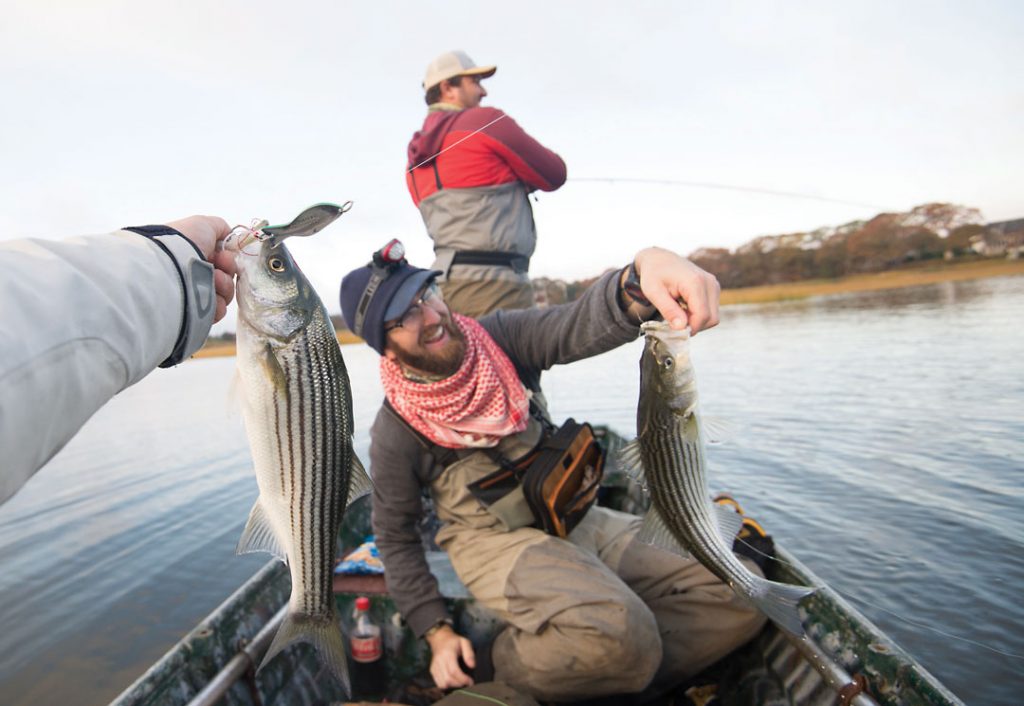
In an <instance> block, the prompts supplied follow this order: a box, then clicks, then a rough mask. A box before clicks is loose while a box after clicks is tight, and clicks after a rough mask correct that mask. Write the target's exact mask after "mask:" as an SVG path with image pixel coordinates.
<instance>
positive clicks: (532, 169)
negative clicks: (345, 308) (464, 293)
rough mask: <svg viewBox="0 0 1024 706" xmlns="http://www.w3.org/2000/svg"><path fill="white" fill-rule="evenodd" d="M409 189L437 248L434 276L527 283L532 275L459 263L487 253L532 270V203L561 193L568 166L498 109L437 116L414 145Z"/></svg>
mask: <svg viewBox="0 0 1024 706" xmlns="http://www.w3.org/2000/svg"><path fill="white" fill-rule="evenodd" d="M478 130H479V132H476V131H478ZM406 182H407V184H408V186H409V193H410V194H411V195H412V200H413V202H414V203H415V204H416V205H417V206H418V207H419V209H420V215H421V216H422V217H423V223H424V224H425V225H426V227H427V233H429V234H430V237H431V238H432V239H433V241H434V254H435V255H436V258H435V260H434V265H433V267H434V269H437V270H441V271H442V272H444V276H445V277H447V276H449V275H451V277H452V278H453V279H475V280H517V281H523V282H528V281H529V277H528V273H527V272H526V268H522V269H519V270H516V271H513V270H512V269H509V268H508V267H493V266H489V265H481V264H469V263H466V262H462V263H455V264H453V259H454V258H455V256H456V253H470V252H481V251H482V252H488V253H507V254H509V255H513V256H520V257H522V258H525V259H526V262H527V263H529V258H530V256H531V255H533V251H534V248H535V247H536V244H537V231H536V228H535V227H534V223H533V209H532V207H531V206H530V199H529V198H528V196H527V195H528V194H529V193H530V192H531V191H533V190H534V189H543V190H544V191H554V190H555V189H557V188H558V187H559V186H561V185H562V184H563V183H564V182H565V162H563V161H562V158H561V157H559V156H558V155H557V154H555V153H554V152H552V151H551V150H549V149H547V148H546V147H544V146H543V145H541V144H540V143H539V142H537V141H536V140H534V139H533V138H532V137H530V136H529V135H527V134H526V133H525V132H523V129H522V128H520V127H519V126H518V125H517V124H516V122H515V121H514V120H513V119H512V118H510V117H508V116H506V115H505V113H503V112H501V111H500V110H497V109H496V108H469V109H467V110H459V111H451V110H443V109H442V110H431V111H430V113H429V114H428V115H427V119H426V121H425V122H424V123H423V129H422V130H420V131H419V132H417V133H416V134H415V135H413V138H412V142H410V143H409V161H408V167H407V168H406ZM527 267H528V264H527ZM452 268H454V270H455V271H454V272H453V271H452Z"/></svg>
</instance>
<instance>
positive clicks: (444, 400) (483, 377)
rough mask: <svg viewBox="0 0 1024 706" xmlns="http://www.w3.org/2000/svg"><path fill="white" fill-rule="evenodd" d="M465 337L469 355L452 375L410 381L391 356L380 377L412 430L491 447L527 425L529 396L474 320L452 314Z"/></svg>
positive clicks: (445, 442) (460, 445) (456, 444)
mask: <svg viewBox="0 0 1024 706" xmlns="http://www.w3.org/2000/svg"><path fill="white" fill-rule="evenodd" d="M452 319H453V321H454V322H455V325H456V326H458V327H459V330H460V331H462V334H463V336H464V337H465V339H466V355H465V357H464V358H463V360H462V365H461V366H460V367H459V369H458V371H456V373H455V374H454V375H452V376H451V377H447V378H445V379H443V380H438V381H436V382H429V383H419V382H414V381H412V380H409V379H408V378H407V377H405V375H403V374H402V368H401V366H399V365H398V363H396V362H395V361H393V360H389V359H388V358H387V357H386V356H381V359H380V378H381V381H382V382H383V383H384V394H385V395H386V396H387V398H388V401H390V402H391V405H392V406H393V407H394V408H395V409H396V410H397V411H398V413H399V414H401V415H402V418H403V419H405V420H406V421H407V422H409V424H411V425H412V427H413V429H415V430H416V431H418V432H420V433H421V434H423V435H424V436H426V437H427V438H428V439H430V440H431V441H433V442H434V443H436V444H439V445H441V446H444V447H446V448H450V449H464V448H488V447H492V446H496V445H497V444H498V442H499V441H501V439H502V438H503V437H506V436H508V435H509V434H515V433H517V432H521V431H523V430H524V429H526V423H527V421H528V419H529V416H530V399H529V397H528V396H527V394H526V388H524V387H523V383H522V382H521V381H520V380H519V376H518V375H516V370H515V367H514V366H513V365H512V361H511V360H509V359H508V356H507V355H505V351H503V350H501V348H499V347H498V344H497V343H495V342H494V339H493V338H491V335H490V334H489V333H487V331H486V330H485V329H484V327H483V326H481V325H480V324H478V323H477V322H476V321H475V320H474V319H470V318H468V317H465V316H462V315H461V314H455V313H453V314H452Z"/></svg>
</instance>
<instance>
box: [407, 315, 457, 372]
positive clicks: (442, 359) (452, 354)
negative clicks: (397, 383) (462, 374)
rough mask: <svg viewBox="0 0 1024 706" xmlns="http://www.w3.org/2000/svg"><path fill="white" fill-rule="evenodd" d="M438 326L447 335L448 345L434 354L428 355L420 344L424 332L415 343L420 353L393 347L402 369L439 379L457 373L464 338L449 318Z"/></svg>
mask: <svg viewBox="0 0 1024 706" xmlns="http://www.w3.org/2000/svg"><path fill="white" fill-rule="evenodd" d="M438 325H439V326H443V327H444V330H445V331H446V332H447V333H448V343H447V344H446V345H445V347H444V348H442V349H441V350H439V351H437V352H436V353H428V352H427V351H426V347H425V346H424V344H423V343H422V339H423V337H424V335H425V334H426V331H421V332H420V336H419V338H420V340H418V341H417V343H419V346H418V349H417V350H418V351H420V352H410V351H407V350H404V349H401V348H398V347H397V346H395V347H394V352H395V358H397V359H398V363H399V364H400V365H401V366H402V367H405V368H412V369H413V370H416V371H418V372H422V373H426V374H427V375H438V376H440V377H449V376H451V375H454V374H455V373H456V372H458V370H459V368H460V367H462V359H463V357H464V356H465V354H466V337H465V336H463V335H462V331H461V330H460V329H459V327H458V326H457V325H456V324H455V322H453V321H452V320H451V319H450V318H447V319H445V320H444V321H442V322H441V323H440V324H438Z"/></svg>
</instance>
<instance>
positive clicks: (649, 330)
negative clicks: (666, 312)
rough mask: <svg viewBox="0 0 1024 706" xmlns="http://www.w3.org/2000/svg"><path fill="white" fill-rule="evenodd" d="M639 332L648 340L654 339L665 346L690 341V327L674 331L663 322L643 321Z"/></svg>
mask: <svg viewBox="0 0 1024 706" xmlns="http://www.w3.org/2000/svg"><path fill="white" fill-rule="evenodd" d="M640 332H641V333H642V334H644V335H645V336H647V337H648V338H656V339H658V340H659V341H661V342H663V343H664V344H665V345H670V344H672V343H675V344H677V345H678V344H680V343H684V342H686V341H689V340H690V327H689V326H687V327H686V328H684V329H674V328H672V327H671V326H669V325H668V324H666V323H665V322H664V321H645V322H643V323H642V324H640Z"/></svg>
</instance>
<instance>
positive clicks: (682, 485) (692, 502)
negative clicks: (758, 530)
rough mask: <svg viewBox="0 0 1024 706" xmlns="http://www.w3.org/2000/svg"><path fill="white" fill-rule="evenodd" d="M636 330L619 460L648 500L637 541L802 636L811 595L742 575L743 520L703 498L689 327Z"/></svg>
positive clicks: (704, 480)
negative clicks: (637, 348) (669, 554)
mask: <svg viewBox="0 0 1024 706" xmlns="http://www.w3.org/2000/svg"><path fill="white" fill-rule="evenodd" d="M641 330H642V331H643V333H644V334H645V340H644V350H643V354H642V355H641V357H640V401H639V404H638V406H637V439H636V441H634V442H632V443H631V444H629V445H627V447H626V449H624V451H623V456H622V459H623V464H624V465H625V466H626V467H627V468H629V469H630V473H631V475H633V477H634V478H635V479H636V480H637V481H638V482H640V483H641V484H642V485H643V486H644V487H645V488H646V489H647V491H648V493H649V494H650V496H651V509H650V510H649V512H648V514H647V516H646V517H645V519H644V525H643V527H642V528H641V531H640V534H639V535H638V538H639V539H640V540H641V541H645V542H647V543H649V544H654V545H657V546H661V547H663V548H666V549H670V550H672V551H676V552H677V553H680V554H683V555H687V554H692V555H693V556H694V557H695V558H696V559H697V560H698V561H700V563H701V564H703V565H704V566H705V567H706V568H707V569H708V570H709V571H711V572H712V573H713V574H714V575H715V576H717V577H718V578H720V579H721V580H722V581H724V582H725V583H726V584H728V585H729V586H730V587H731V588H732V589H733V590H734V591H735V592H736V593H737V594H738V595H740V596H742V597H743V598H745V599H747V600H748V601H750V602H751V603H753V604H754V605H755V606H757V607H758V608H759V609H760V610H761V611H762V612H763V613H765V614H766V615H767V616H768V617H769V618H771V619H772V620H773V621H775V622H776V623H777V624H778V625H779V626H780V627H782V628H784V629H785V630H788V631H789V632H790V633H792V634H794V635H797V636H801V635H803V632H804V630H803V625H802V623H801V621H800V615H799V613H798V612H797V605H798V604H799V602H800V600H801V599H803V598H804V597H805V596H807V595H810V594H811V593H813V592H814V589H813V588H807V587H805V586H793V585H790V584H784V583H778V582H775V581H768V580H767V579H764V578H762V577H760V576H758V575H757V574H755V573H753V572H751V571H750V570H749V569H747V567H746V566H744V565H743V564H742V563H741V562H740V561H739V560H738V559H737V558H736V555H735V554H733V552H732V544H733V538H734V537H735V535H736V532H737V531H738V530H739V529H740V526H741V524H742V517H741V516H740V515H739V514H737V513H735V512H733V511H732V510H730V509H728V508H726V507H723V506H721V505H717V504H714V503H712V502H711V500H710V498H709V495H708V488H707V477H706V473H705V466H704V463H705V461H704V438H703V437H704V434H703V428H702V427H703V425H702V422H701V418H700V417H699V416H698V414H697V380H696V376H695V374H694V369H693V364H692V362H691V361H690V340H689V339H690V334H689V329H685V330H682V331H676V330H673V329H672V328H670V327H669V326H668V325H667V324H665V323H662V322H653V321H652V322H647V323H645V324H643V325H642V326H641Z"/></svg>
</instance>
